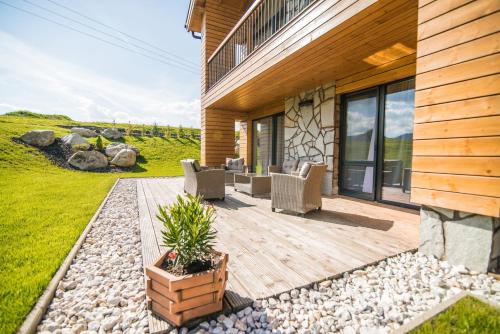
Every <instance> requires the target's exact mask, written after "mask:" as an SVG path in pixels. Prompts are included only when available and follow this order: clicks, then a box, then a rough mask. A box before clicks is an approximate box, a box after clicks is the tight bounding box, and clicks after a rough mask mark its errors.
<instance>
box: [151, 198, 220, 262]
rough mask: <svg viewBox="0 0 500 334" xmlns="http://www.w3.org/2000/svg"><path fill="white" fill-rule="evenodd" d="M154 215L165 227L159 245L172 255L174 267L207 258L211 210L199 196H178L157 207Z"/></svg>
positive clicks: (210, 245)
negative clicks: (173, 200) (169, 203)
mask: <svg viewBox="0 0 500 334" xmlns="http://www.w3.org/2000/svg"><path fill="white" fill-rule="evenodd" d="M157 217H158V219H159V220H160V221H161V222H162V223H163V226H164V227H165V229H164V230H163V231H162V234H163V245H164V246H165V247H166V248H168V249H169V250H170V252H172V253H173V254H174V256H173V257H170V258H171V259H172V260H173V265H174V266H181V267H182V268H186V267H188V266H189V265H191V264H193V263H195V262H197V261H203V260H204V259H206V258H207V257H208V255H209V254H210V252H211V251H212V249H213V246H214V241H215V234H216V232H215V230H214V229H213V228H212V224H213V223H214V220H215V209H214V208H213V207H211V206H208V205H204V204H203V203H202V200H201V197H199V196H197V197H195V196H192V195H189V194H188V195H187V197H186V198H184V197H182V196H180V195H178V196H177V201H176V202H175V203H173V204H172V205H169V206H165V207H161V206H159V214H158V215H157Z"/></svg>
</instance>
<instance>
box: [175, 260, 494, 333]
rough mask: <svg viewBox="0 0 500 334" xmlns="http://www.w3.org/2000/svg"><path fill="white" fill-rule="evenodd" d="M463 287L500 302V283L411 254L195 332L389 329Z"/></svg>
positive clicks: (207, 324) (256, 306)
mask: <svg viewBox="0 0 500 334" xmlns="http://www.w3.org/2000/svg"><path fill="white" fill-rule="evenodd" d="M462 290H468V291H471V292H472V293H473V294H477V295H480V296H483V297H485V298H487V299H490V300H491V301H493V302H496V303H500V281H495V280H494V279H493V278H492V277H490V276H487V275H484V274H477V273H471V272H469V271H468V270H467V269H465V268H464V267H461V266H450V265H449V264H448V263H447V262H442V261H438V260H436V259H434V258H429V257H426V256H424V255H422V254H420V253H411V252H408V253H403V254H400V255H399V256H397V257H394V258H389V259H386V260H385V261H382V262H380V263H378V264H377V265H376V266H370V267H367V268H365V269H364V270H358V271H355V272H353V273H350V274H347V273H346V274H344V275H343V277H342V278H339V279H336V280H333V281H331V280H327V281H323V282H321V283H319V284H315V285H314V286H313V287H312V288H310V289H300V290H292V291H290V292H288V293H283V294H281V295H280V296H278V297H277V298H268V299H264V300H258V301H256V302H254V304H253V307H248V308H246V309H245V310H242V311H240V312H238V313H235V314H230V315H227V316H224V315H221V316H219V317H218V318H217V320H212V321H210V322H208V321H205V322H203V323H202V324H200V325H199V326H198V327H197V328H196V329H194V330H193V331H192V332H193V333H233V334H238V333H245V332H246V333H335V332H340V333H349V334H356V333H359V334H365V333H366V334H368V333H370V334H372V333H390V332H391V331H393V330H394V329H396V328H397V327H399V326H400V325H401V324H403V323H406V322H408V321H409V320H410V319H411V318H413V317H415V316H417V315H419V314H421V313H422V312H424V311H426V310H428V309H430V308H431V307H433V306H434V305H436V304H438V303H440V302H441V301H443V300H444V299H446V298H449V297H451V296H453V295H455V294H457V293H459V292H460V291H462ZM186 331H187V329H185V328H182V329H181V330H180V331H177V330H174V331H173V333H176V332H181V333H182V332H186ZM171 333H172V332H171Z"/></svg>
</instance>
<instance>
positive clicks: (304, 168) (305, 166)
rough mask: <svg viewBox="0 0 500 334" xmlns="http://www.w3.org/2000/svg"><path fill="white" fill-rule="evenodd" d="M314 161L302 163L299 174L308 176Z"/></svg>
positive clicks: (304, 176)
mask: <svg viewBox="0 0 500 334" xmlns="http://www.w3.org/2000/svg"><path fill="white" fill-rule="evenodd" d="M311 166H312V163H310V162H309V161H306V162H304V163H303V164H302V167H301V168H300V172H299V176H300V177H303V178H306V177H307V174H309V171H310V170H311Z"/></svg>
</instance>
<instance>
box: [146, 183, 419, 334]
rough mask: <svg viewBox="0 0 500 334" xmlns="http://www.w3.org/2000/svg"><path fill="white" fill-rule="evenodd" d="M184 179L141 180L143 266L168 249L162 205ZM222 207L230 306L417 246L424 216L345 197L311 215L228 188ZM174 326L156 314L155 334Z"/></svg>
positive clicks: (152, 325) (220, 220) (220, 218)
mask: <svg viewBox="0 0 500 334" xmlns="http://www.w3.org/2000/svg"><path fill="white" fill-rule="evenodd" d="M182 189H183V178H182V177H176V178H148V179H137V191H138V201H139V218H140V224H141V240H142V250H143V261H144V265H145V266H147V265H149V264H151V263H152V262H153V260H154V259H155V258H156V257H158V256H159V254H160V252H161V251H162V246H161V242H162V240H161V229H162V225H161V223H160V222H159V221H158V220H157V218H156V213H157V208H158V205H165V204H168V203H171V202H172V201H173V200H175V196H176V195H177V194H182V192H183V191H182ZM212 203H213V204H214V206H215V207H216V209H217V219H216V225H215V228H216V229H217V231H218V237H217V238H218V239H217V243H218V245H217V248H218V249H219V250H221V251H225V252H227V253H229V281H228V286H227V291H226V295H225V307H226V309H230V310H232V309H240V308H242V307H245V306H246V305H248V304H249V303H251V302H252V301H253V300H254V299H257V298H264V297H269V296H273V295H277V294H279V293H281V292H284V291H287V290H290V289H293V288H295V287H301V286H306V285H309V284H311V283H313V282H316V281H319V280H322V279H325V278H328V277H332V276H336V275H339V274H341V273H343V272H346V271H350V270H353V269H355V268H358V267H362V266H365V265H367V264H370V263H372V262H375V261H379V260H381V259H383V258H385V257H388V256H392V255H395V254H398V253H400V252H403V251H407V250H410V249H414V248H416V247H417V246H418V222H419V216H418V215H417V214H416V212H415V211H411V210H405V209H395V208H393V207H388V206H383V205H375V204H372V203H367V202H361V201H355V200H352V199H348V198H343V197H335V198H324V199H323V210H322V211H321V212H314V213H310V214H307V215H306V217H305V218H301V217H297V216H294V215H290V214H285V213H280V212H276V213H273V212H271V206H270V200H269V198H252V197H250V196H248V195H245V194H242V193H238V192H235V191H234V190H233V188H232V187H226V199H225V201H214V202H212ZM167 328H168V325H167V324H166V323H165V322H163V321H161V320H160V319H158V318H156V317H154V316H150V330H151V332H161V331H162V330H165V329H167Z"/></svg>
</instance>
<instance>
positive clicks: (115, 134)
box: [102, 128, 123, 140]
mask: <svg viewBox="0 0 500 334" xmlns="http://www.w3.org/2000/svg"><path fill="white" fill-rule="evenodd" d="M102 135H103V136H104V137H106V138H107V139H111V140H113V139H120V138H121V137H123V136H122V133H121V132H120V131H118V129H115V128H111V129H105V130H104V131H103V132H102Z"/></svg>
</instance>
